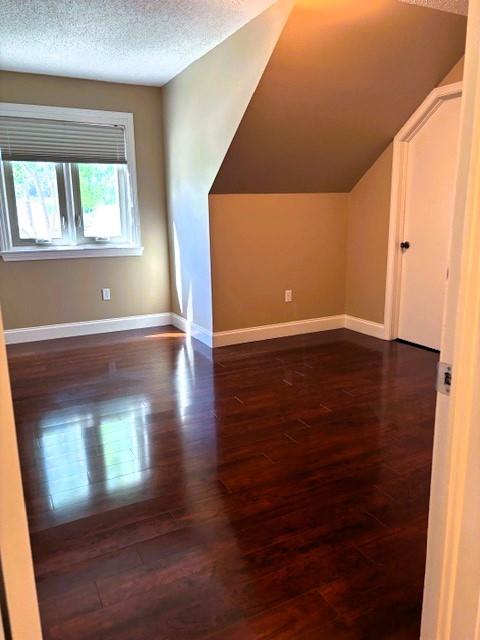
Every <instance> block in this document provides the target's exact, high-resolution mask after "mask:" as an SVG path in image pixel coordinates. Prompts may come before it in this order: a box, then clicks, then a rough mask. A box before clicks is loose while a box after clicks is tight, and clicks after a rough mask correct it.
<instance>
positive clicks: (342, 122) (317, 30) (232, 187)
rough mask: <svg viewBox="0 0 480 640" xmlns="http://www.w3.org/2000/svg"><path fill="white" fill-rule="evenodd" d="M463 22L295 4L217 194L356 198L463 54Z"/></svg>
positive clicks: (382, 0) (311, 0)
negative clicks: (350, 194) (351, 194)
mask: <svg viewBox="0 0 480 640" xmlns="http://www.w3.org/2000/svg"><path fill="white" fill-rule="evenodd" d="M465 31H466V18H465V17H463V16H459V15H455V14H453V13H444V12H442V11H436V10H432V9H428V8H425V7H419V6H414V5H411V4H405V3H402V2H398V1H397V0H369V1H368V2H359V1H358V0H298V2H297V5H296V7H295V8H294V10H293V12H292V13H291V15H290V18H289V19H288V22H287V24H286V27H285V29H284V31H283V33H282V36H281V38H280V40H279V42H278V44H277V47H276V49H275V51H274V53H273V55H272V57H271V59H270V62H269V64H268V66H267V68H266V70H265V73H264V75H263V77H262V80H261V81H260V84H259V86H258V88H257V91H256V92H255V94H254V96H253V98H252V100H251V102H250V104H249V107H248V109H247V111H246V112H245V115H244V118H243V120H242V122H241V124H240V126H239V128H238V130H237V133H236V135H235V138H234V140H233V142H232V144H231V146H230V148H229V151H228V153H227V155H226V157H225V159H224V162H223V164H222V167H221V169H220V171H219V173H218V175H217V177H216V180H215V183H214V185H213V188H212V193H296V192H306V193H308V192H345V191H350V190H351V189H352V188H353V186H354V185H355V184H356V183H357V181H358V180H359V178H360V177H361V176H362V175H363V174H364V173H365V171H366V170H367V169H368V168H369V167H370V166H371V164H372V163H373V162H374V161H375V159H376V158H377V157H378V156H379V155H380V153H381V152H382V151H383V150H384V149H385V148H386V146H387V145H388V144H389V142H390V141H391V140H392V139H393V137H394V135H395V133H396V132H397V131H398V130H399V129H400V128H401V126H402V125H403V124H404V122H405V121H406V120H407V119H408V117H409V116H410V115H411V114H412V113H413V111H414V110H415V109H416V107H417V106H418V105H419V104H420V103H421V101H422V100H423V99H424V98H425V97H426V96H427V95H428V93H429V92H430V91H431V90H432V89H433V88H434V87H435V86H436V85H437V84H438V83H439V81H440V80H441V79H442V78H443V77H444V76H445V74H446V73H447V72H448V71H449V70H450V68H451V67H452V66H453V65H454V64H455V63H456V62H457V61H458V59H459V58H460V57H461V56H462V55H463V51H464V47H465Z"/></svg>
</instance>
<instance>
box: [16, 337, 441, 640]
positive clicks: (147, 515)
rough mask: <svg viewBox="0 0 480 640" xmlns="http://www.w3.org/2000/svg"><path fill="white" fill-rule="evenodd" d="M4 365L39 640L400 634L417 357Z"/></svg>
mask: <svg viewBox="0 0 480 640" xmlns="http://www.w3.org/2000/svg"><path fill="white" fill-rule="evenodd" d="M9 358H10V367H11V376H12V385H13V392H14V402H15V411H16V417H17V424H18V434H19V444H20V453H21V461H22V471H23V475H24V483H25V492H26V499H27V509H28V513H29V519H30V523H31V530H32V545H33V552H34V559H35V568H36V574H37V581H38V592H39V598H40V606H41V614H42V621H43V626H44V631H45V638H47V639H48V638H50V639H59V640H74V639H78V640H80V639H81V640H86V639H88V640H113V639H115V640H127V639H128V640H153V639H154V640H167V639H172V638H174V639H175V640H182V639H185V640H187V639H193V638H195V639H203V638H209V639H212V640H214V639H215V640H220V639H221V640H253V639H260V638H261V639H263V640H266V639H272V640H273V639H276V640H278V639H282V640H287V639H288V640H310V639H311V640H323V639H328V640H338V639H342V640H354V639H365V640H374V639H375V640H383V639H384V638H392V639H393V638H395V639H396V640H400V639H402V640H405V639H411V640H413V639H415V640H416V639H418V637H419V618H420V607H421V593H422V584H423V572H424V563H425V542H426V515H427V509H428V490H429V477H430V464H431V455H432V433H433V416H434V403H435V393H434V379H435V365H436V359H437V357H436V355H435V354H433V353H431V352H428V351H424V350H421V349H416V348H414V347H411V346H408V345H403V344H397V343H385V342H382V341H380V340H375V339H373V338H368V337H366V336H361V335H359V334H355V333H353V332H350V331H347V330H338V331H330V332H325V333H320V334H311V335H308V336H297V337H292V338H285V339H280V340H275V341H268V342H261V343H255V344H249V345H241V346H236V347H227V348H224V349H218V350H216V351H214V352H212V351H211V350H209V349H207V348H206V347H204V346H203V345H201V344H200V343H198V342H196V341H191V340H189V339H188V338H186V337H185V336H184V335H183V334H180V333H177V332H176V331H175V330H173V329H169V330H145V331H134V332H124V333H119V334H110V335H108V336H91V337H84V338H75V339H65V340H58V341H50V342H46V343H37V344H35V345H17V346H15V347H10V349H9Z"/></svg>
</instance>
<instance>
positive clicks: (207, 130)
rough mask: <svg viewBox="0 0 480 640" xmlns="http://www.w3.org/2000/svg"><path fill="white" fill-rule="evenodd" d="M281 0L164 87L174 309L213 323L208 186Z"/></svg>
mask: <svg viewBox="0 0 480 640" xmlns="http://www.w3.org/2000/svg"><path fill="white" fill-rule="evenodd" d="M291 5H292V0H280V1H279V2H277V3H275V4H274V5H273V6H272V7H271V8H269V9H267V11H265V12H264V13H262V14H261V15H260V16H258V17H257V18H255V19H254V20H252V21H251V22H250V23H248V24H247V25H246V26H244V27H243V28H242V29H240V30H239V31H237V32H236V33H235V34H233V35H232V36H231V37H230V38H228V39H227V40H225V41H224V42H222V43H221V44H220V45H218V46H217V47H216V48H215V49H213V50H212V51H210V52H209V53H208V54H206V55H205V56H203V58H201V59H200V60H197V61H196V62H194V63H193V64H192V65H190V66H189V67H188V68H187V69H186V70H185V71H183V72H182V73H181V74H180V75H178V76H177V77H176V78H174V79H173V80H172V81H170V82H169V83H168V84H167V85H166V86H165V87H164V89H163V96H164V131H165V151H166V181H167V198H168V209H169V220H170V234H171V270H172V307H173V311H175V312H176V313H178V314H180V315H182V316H183V317H186V318H188V319H189V320H191V321H193V322H194V323H196V324H198V325H200V326H201V327H203V328H205V329H207V330H211V328H212V285H211V267H210V233H209V216H208V192H209V190H210V188H211V186H212V183H213V180H214V178H215V175H216V174H217V172H218V170H219V168H220V165H221V163H222V160H223V158H224V156H225V154H226V152H227V149H228V146H229V144H230V142H231V140H232V138H233V136H234V133H235V131H236V129H237V127H238V124H239V122H240V120H241V118H242V116H243V113H244V111H245V109H246V107H247V105H248V102H249V101H250V98H251V96H252V93H253V91H254V90H255V87H256V86H257V83H258V81H259V79H260V77H261V75H262V72H263V70H264V68H265V65H266V64H267V61H268V59H269V57H270V54H271V52H272V50H273V48H274V46H275V44H276V42H277V40H278V37H279V35H280V32H281V30H282V28H283V25H284V23H285V20H286V19H287V16H288V14H289V12H290V9H291Z"/></svg>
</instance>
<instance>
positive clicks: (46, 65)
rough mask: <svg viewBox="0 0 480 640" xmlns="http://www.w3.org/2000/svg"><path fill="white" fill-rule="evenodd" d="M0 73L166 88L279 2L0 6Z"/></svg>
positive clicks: (148, 0) (165, 0)
mask: <svg viewBox="0 0 480 640" xmlns="http://www.w3.org/2000/svg"><path fill="white" fill-rule="evenodd" d="M0 4H1V11H0V13H1V17H0V68H2V69H6V70H9V71H24V72H32V73H45V74H49V75H59V76H71V77H76V78H90V79H94V80H108V81H115V82H129V83H135V84H149V85H162V84H164V83H165V82H167V81H168V80H170V79H171V78H172V77H173V76H175V75H176V74H177V73H179V72H180V71H182V69H184V68H185V67H186V66H188V65H189V64H191V63H192V62H193V61H194V60H196V59H197V58H199V57H201V56H202V55H203V54H205V53H206V52H207V51H209V50H210V49H212V48H213V47H214V46H215V45H217V44H219V43H220V42H221V41H222V40H224V39H225V38H227V37H228V36H229V35H231V34H232V33H233V32H235V31H236V30H237V29H239V28H240V27H242V26H243V25H244V24H246V23H247V22H248V21H249V20H251V19H252V18H254V17H255V16H257V15H258V14H259V13H261V12H262V11H263V10H264V9H266V8H267V7H269V6H270V5H271V4H273V0H70V1H68V0H2V2H1V3H0Z"/></svg>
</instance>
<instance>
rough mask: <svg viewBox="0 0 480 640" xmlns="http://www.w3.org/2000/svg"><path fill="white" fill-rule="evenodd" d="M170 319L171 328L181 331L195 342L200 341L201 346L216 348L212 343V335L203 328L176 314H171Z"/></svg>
mask: <svg viewBox="0 0 480 640" xmlns="http://www.w3.org/2000/svg"><path fill="white" fill-rule="evenodd" d="M171 317H172V324H173V326H174V327H176V328H177V329H180V331H183V332H184V333H186V334H187V335H189V336H191V337H192V338H195V339H196V340H200V342H203V344H206V345H207V347H213V346H216V345H214V343H213V333H212V332H211V331H208V330H207V329H204V328H203V327H201V326H200V325H198V324H195V323H194V322H192V321H191V320H187V319H186V318H182V316H179V315H178V314H176V313H172V314H171Z"/></svg>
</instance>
